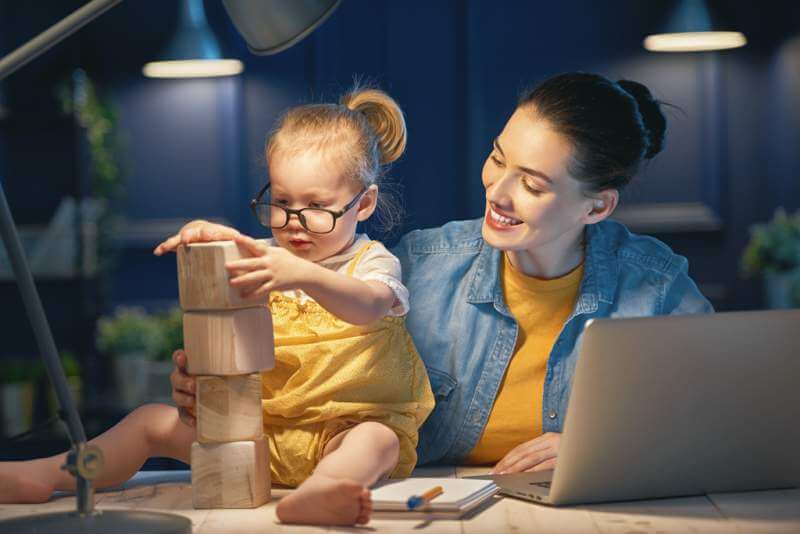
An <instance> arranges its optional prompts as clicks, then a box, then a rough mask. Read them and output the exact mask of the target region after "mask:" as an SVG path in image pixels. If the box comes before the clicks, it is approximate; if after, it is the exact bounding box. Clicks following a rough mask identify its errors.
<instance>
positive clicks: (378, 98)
mask: <svg viewBox="0 0 800 534" xmlns="http://www.w3.org/2000/svg"><path fill="white" fill-rule="evenodd" d="M341 104H342V105H343V106H346V107H347V108H348V109H350V110H352V111H355V112H358V113H361V114H363V115H364V118H366V120H367V122H368V123H369V125H370V126H371V127H372V129H373V130H374V131H375V133H376V134H377V136H378V144H379V145H380V152H381V164H387V163H391V162H393V161H395V160H396V159H398V158H399V157H400V156H402V155H403V152H404V151H405V149H406V119H405V117H404V116H403V111H402V110H401V109H400V106H398V105H397V102H395V101H394V99H393V98H392V97H390V96H389V95H387V94H386V93H384V92H383V91H380V90H378V89H354V90H353V91H351V92H349V93H347V94H346V95H344V96H343V97H342V99H341Z"/></svg>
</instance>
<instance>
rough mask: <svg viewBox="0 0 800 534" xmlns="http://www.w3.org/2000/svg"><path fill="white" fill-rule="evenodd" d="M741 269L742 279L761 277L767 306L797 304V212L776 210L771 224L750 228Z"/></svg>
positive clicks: (799, 277) (799, 266)
mask: <svg viewBox="0 0 800 534" xmlns="http://www.w3.org/2000/svg"><path fill="white" fill-rule="evenodd" d="M741 267H742V272H743V273H744V274H745V276H763V278H764V289H765V293H766V304H767V307H769V308H791V307H794V306H798V305H800V210H798V211H797V212H796V213H795V214H794V215H790V214H787V213H786V211H785V210H784V209H783V208H778V209H777V210H775V214H774V216H773V217H772V220H771V221H769V222H768V223H763V224H754V225H753V226H751V227H750V241H749V242H748V243H747V247H746V248H745V250H744V253H743V255H742V263H741Z"/></svg>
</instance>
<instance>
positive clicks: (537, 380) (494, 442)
mask: <svg viewBox="0 0 800 534" xmlns="http://www.w3.org/2000/svg"><path fill="white" fill-rule="evenodd" d="M500 276H501V283H502V284H503V295H504V296H505V300H506V303H507V304H508V308H509V309H510V310H511V314H512V315H513V316H514V318H515V319H516V320H517V323H518V324H519V333H518V335H517V344H516V347H515V349H514V354H513V355H512V356H511V361H510V363H509V365H508V368H507V369H506V374H505V376H504V377H503V381H502V382H501V384H500V389H499V391H498V392H497V397H496V398H495V401H494V406H493V407H492V411H491V413H490V414H489V419H488V421H487V422H486V427H485V428H484V429H483V435H482V436H481V438H480V440H478V443H477V445H475V448H474V449H472V452H471V453H470V454H469V456H468V457H467V459H466V463H468V464H476V465H480V464H494V463H496V462H497V461H499V460H500V459H502V458H503V457H504V456H505V455H506V454H507V453H508V452H509V451H511V449H513V448H514V447H516V446H517V445H519V444H520V443H523V442H525V441H529V440H532V439H533V438H535V437H537V436H540V435H541V434H542V397H543V395H544V379H545V374H546V373H547V360H548V359H549V357H550V351H551V350H552V349H553V343H555V340H556V338H557V337H558V334H559V333H561V329H562V327H563V326H564V323H565V322H566V321H567V318H569V315H570V313H572V309H573V307H574V306H575V299H576V297H577V295H578V289H579V288H580V284H581V279H582V278H583V264H581V265H579V266H578V267H576V268H575V269H573V270H572V271H570V272H569V273H567V274H565V275H564V276H562V277H560V278H554V279H550V280H543V279H541V278H533V277H531V276H526V275H525V274H522V273H520V272H519V271H517V270H515V269H514V267H513V266H512V265H511V262H509V261H508V257H507V256H506V255H505V254H504V255H503V268H502V271H501V275H500Z"/></svg>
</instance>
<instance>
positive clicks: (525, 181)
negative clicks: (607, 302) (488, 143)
mask: <svg viewBox="0 0 800 534" xmlns="http://www.w3.org/2000/svg"><path fill="white" fill-rule="evenodd" d="M571 156H572V146H571V144H570V143H569V142H568V141H567V139H566V138H565V137H563V136H562V135H561V134H559V133H557V132H555V131H554V130H553V129H551V127H550V125H549V123H548V122H546V121H544V120H542V119H540V118H538V117H537V115H536V113H535V110H534V109H533V108H531V107H526V108H524V109H517V110H516V111H515V112H514V114H513V115H512V116H511V118H510V119H509V120H508V123H507V124H506V126H505V128H504V129H503V131H502V132H501V133H500V135H499V136H498V137H497V139H495V141H494V146H493V147H492V151H491V152H490V154H489V157H488V158H487V159H486V163H484V165H483V186H484V187H485V188H486V213H485V216H484V220H483V228H482V231H483V238H484V239H485V240H486V242H487V243H489V244H490V245H491V246H493V247H495V248H497V249H500V250H504V251H531V252H534V251H552V252H560V251H564V250H567V249H569V248H570V247H574V246H577V245H578V244H579V243H580V239H581V236H582V233H583V228H584V226H585V225H586V224H587V223H588V222H591V221H590V220H589V218H588V216H589V214H591V212H592V211H593V210H594V209H595V208H596V203H597V202H598V201H597V200H596V199H591V198H588V197H587V196H586V195H585V194H584V192H583V191H582V189H581V183H580V182H578V181H577V180H575V179H574V178H572V177H571V176H570V174H569V172H568V170H567V168H568V164H569V162H570V158H571Z"/></svg>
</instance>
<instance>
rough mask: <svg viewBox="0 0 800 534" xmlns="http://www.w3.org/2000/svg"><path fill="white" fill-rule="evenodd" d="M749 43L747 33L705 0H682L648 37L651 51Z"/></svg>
mask: <svg viewBox="0 0 800 534" xmlns="http://www.w3.org/2000/svg"><path fill="white" fill-rule="evenodd" d="M746 44H747V38H746V37H745V36H744V34H743V33H741V32H739V31H735V30H734V29H733V28H731V27H730V25H729V24H726V23H725V22H724V21H723V20H721V18H720V17H719V14H718V13H716V12H714V11H712V10H711V9H709V6H708V4H707V3H706V1H705V0H679V1H678V2H677V5H676V6H675V9H674V10H672V11H671V13H670V16H669V18H668V20H667V23H666V24H665V25H664V26H663V27H662V28H660V30H659V31H658V32H656V33H653V34H651V35H648V36H647V37H645V39H644V47H645V48H646V49H647V50H649V51H651V52H703V51H711V50H725V49H729V48H739V47H741V46H744V45H746Z"/></svg>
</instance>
